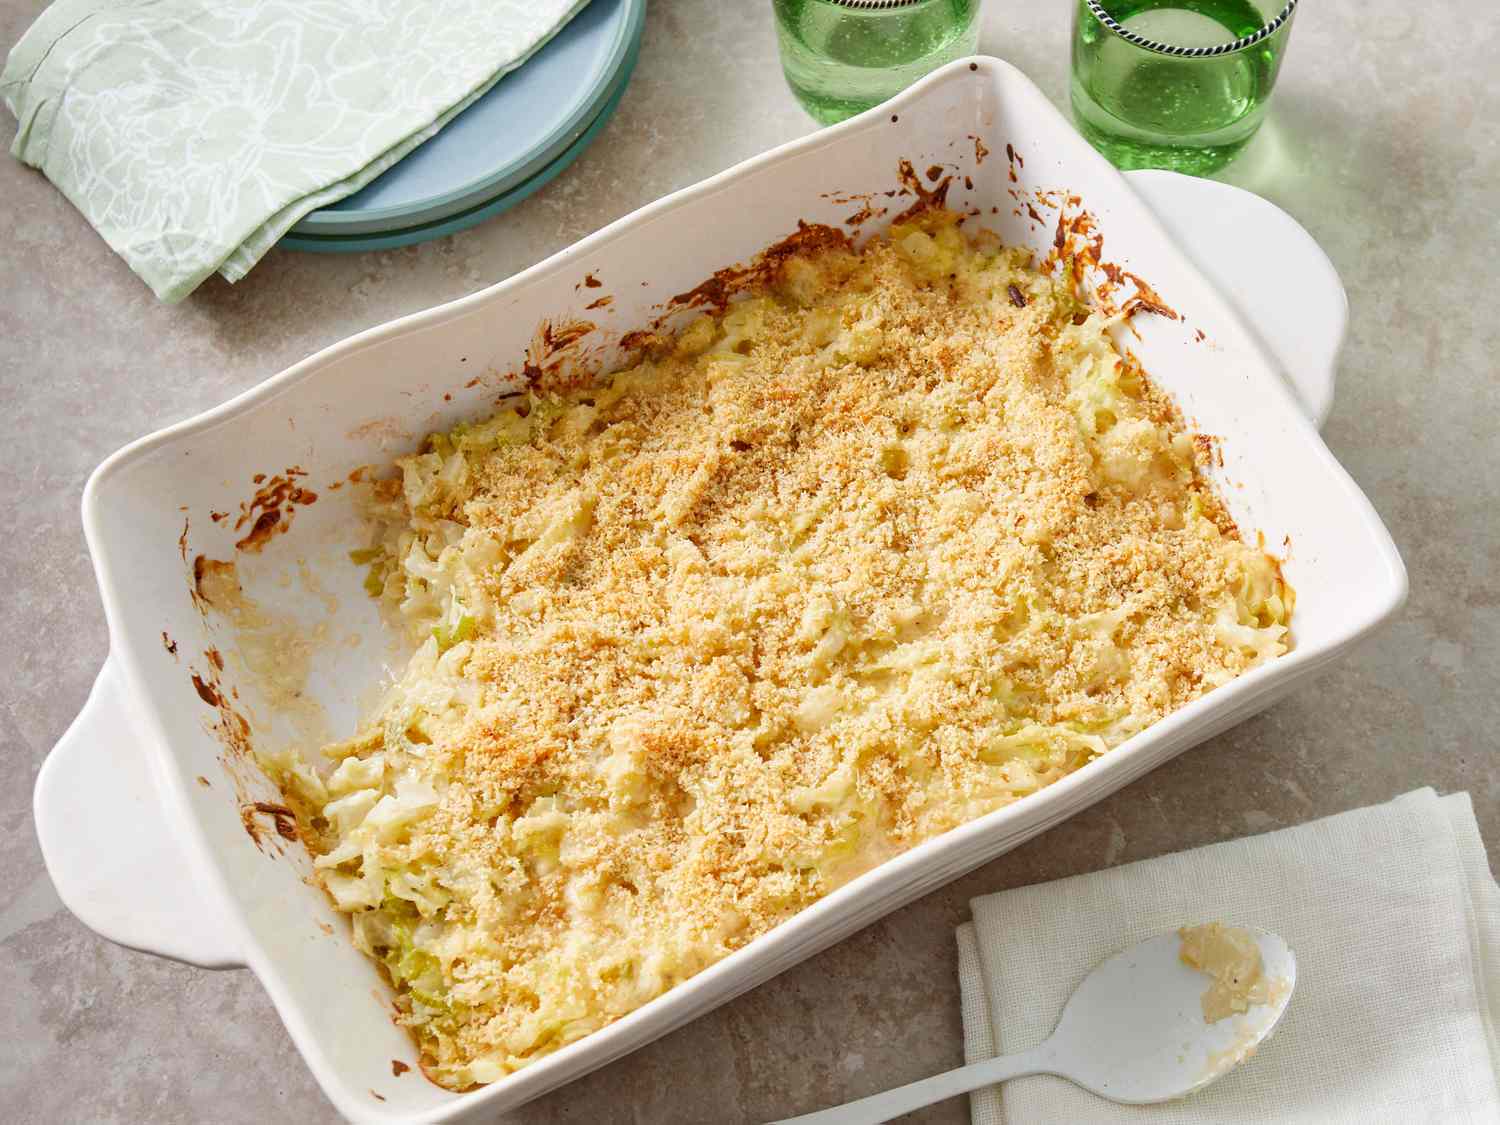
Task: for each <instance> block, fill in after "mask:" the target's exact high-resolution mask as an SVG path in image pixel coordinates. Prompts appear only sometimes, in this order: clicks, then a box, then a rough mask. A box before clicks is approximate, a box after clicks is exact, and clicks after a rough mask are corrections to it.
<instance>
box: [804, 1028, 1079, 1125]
mask: <svg viewBox="0 0 1500 1125" xmlns="http://www.w3.org/2000/svg"><path fill="white" fill-rule="evenodd" d="M1056 1061H1057V1060H1056V1056H1055V1053H1054V1052H1053V1051H1052V1050H1051V1048H1050V1044H1048V1043H1042V1044H1041V1045H1039V1046H1036V1047H1033V1048H1032V1049H1031V1050H1029V1051H1022V1052H1021V1053H1020V1054H1018V1055H998V1056H996V1057H995V1058H993V1059H984V1060H982V1061H980V1062H976V1063H970V1064H969V1065H968V1066H961V1067H959V1068H958V1069H956V1070H949V1071H945V1072H944V1073H942V1074H935V1075H933V1076H932V1077H931V1078H923V1079H921V1080H920V1081H917V1082H912V1083H909V1084H908V1085H905V1086H897V1087H896V1088H895V1089H894V1090H887V1091H885V1092H884V1093H883V1094H871V1095H870V1096H869V1097H868V1098H860V1099H859V1100H858V1101H856V1102H845V1103H844V1104H843V1105H838V1106H834V1107H833V1108H832V1109H824V1110H819V1111H818V1112H817V1113H807V1114H803V1115H802V1116H801V1117H789V1118H787V1119H786V1120H785V1121H781V1122H777V1123H776V1125H874V1123H875V1122H880V1121H889V1120H890V1119H891V1118H893V1117H899V1116H900V1115H901V1114H903V1113H910V1112H911V1111H912V1110H914V1109H921V1108H922V1107H923V1106H926V1105H931V1104H932V1103H933V1102H940V1101H942V1100H943V1099H945V1098H953V1097H957V1096H958V1095H959V1094H967V1093H968V1092H969V1091H970V1090H978V1089H979V1088H980V1087H982V1086H993V1085H994V1084H995V1083H996V1082H1004V1081H1005V1080H1006V1079H1008V1078H1024V1077H1025V1076H1026V1075H1028V1074H1051V1073H1055V1071H1054V1070H1053V1067H1054V1066H1055V1064H1056Z"/></svg>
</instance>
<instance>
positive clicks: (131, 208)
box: [0, 0, 588, 301]
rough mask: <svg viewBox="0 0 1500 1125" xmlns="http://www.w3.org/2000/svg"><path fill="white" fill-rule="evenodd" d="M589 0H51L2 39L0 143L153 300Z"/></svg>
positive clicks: (229, 274) (369, 163)
mask: <svg viewBox="0 0 1500 1125" xmlns="http://www.w3.org/2000/svg"><path fill="white" fill-rule="evenodd" d="M587 2H588V0H426V2H420V0H56V3H54V4H53V5H52V6H51V7H50V8H48V9H47V10H46V11H45V12H43V13H42V15H41V17H40V18H39V19H38V20H37V21H36V23H35V24H33V25H32V27H31V30H30V31H28V32H27V33H26V35H25V36H24V37H22V39H21V41H20V42H19V43H17V44H16V46H15V48H14V49H13V50H12V51H11V53H10V58H9V59H8V60H7V62H6V65H5V70H4V73H3V74H0V94H3V96H4V98H5V104H6V105H8V106H9V107H10V109H11V112H12V113H14V114H15V115H16V119H17V121H19V122H20V128H19V130H18V132H17V133H16V140H15V144H14V145H13V146H12V148H11V151H12V152H13V153H14V154H15V155H16V156H17V157H18V158H19V159H21V160H23V161H25V162H26V163H27V164H30V165H32V166H33V167H36V168H40V169H41V170H42V171H43V172H44V173H45V174H46V175H47V178H48V179H50V180H51V181H52V182H53V183H54V184H56V185H57V186H58V188H60V189H61V190H62V192H63V194H64V195H66V196H67V197H68V199H69V200H71V201H72V203H73V205H74V206H75V207H77V208H78V209H79V210H80V211H82V212H83V214H84V215H85V216H86V217H87V218H88V220H89V222H90V223H92V224H93V225H94V228H95V229H96V230H97V231H98V232H99V233H100V234H101V235H103V237H104V240H105V241H106V242H108V243H109V245H110V246H111V247H112V248H113V249H114V250H115V252H116V253H118V254H119V255H120V256H121V257H123V258H124V259H125V260H126V261H127V262H128V263H129V264H130V268H131V269H133V270H135V272H136V273H137V274H139V275H140V276H141V278H142V279H143V280H144V281H145V282H146V284H147V285H149V286H151V289H152V290H153V291H154V292H155V293H156V295H157V296H158V297H160V298H161V299H162V300H164V301H179V300H181V299H182V298H183V297H185V296H187V294H189V293H191V292H192V291H193V290H194V289H195V288H197V287H198V285H199V284H200V283H201V282H202V281H203V280H204V278H206V277H208V275H209V274H211V273H213V272H214V271H215V270H217V271H218V272H219V273H221V274H223V275H224V277H225V278H227V279H228V280H230V281H237V280H239V279H240V278H241V277H244V276H245V274H246V273H247V272H249V270H250V267H251V266H253V265H255V263H256V262H257V261H259V260H260V257H261V255H263V254H264V253H265V252H266V251H267V250H269V249H270V248H271V246H272V245H273V244H274V243H275V242H276V240H277V239H278V238H280V237H281V236H282V235H283V234H285V233H286V231H287V230H288V229H289V228H290V227H291V226H292V225H293V224H294V223H296V222H297V220H298V219H300V218H302V216H303V215H305V214H307V213H308V212H309V211H313V210H316V209H317V208H319V207H323V206H326V205H327V204H329V203H332V202H333V201H334V200H337V199H342V198H343V197H344V196H346V195H350V194H352V193H353V192H355V191H358V190H359V189H360V188H361V187H363V186H364V185H365V184H367V183H369V182H370V181H371V180H373V179H374V178H375V177H376V176H378V175H379V174H380V173H381V172H383V171H385V169H387V168H389V167H390V166H391V165H392V164H394V163H395V162H396V161H398V160H400V159H401V158H402V157H403V156H405V155H406V154H407V153H408V152H410V151H411V150H412V149H413V148H415V147H416V146H417V145H419V144H421V143H422V142H423V141H425V140H426V139H427V138H428V137H430V136H432V135H433V134H434V133H436V132H437V131H438V130H439V129H441V128H442V127H443V126H444V125H446V124H447V123H448V122H449V120H451V119H452V118H453V117H454V116H456V115H457V114H458V113H459V112H461V111H462V110H463V109H464V107H465V106H467V105H468V104H469V103H470V102H472V101H473V100H474V99H475V98H477V97H479V96H480V95H481V94H483V93H484V92H485V91H486V90H488V89H489V88H490V86H492V85H493V84H494V83H495V81H496V80H497V79H498V78H499V77H500V76H501V75H503V74H505V73H506V72H507V71H510V70H513V69H515V68H516V67H517V66H520V65H521V63H523V62H525V60H526V59H527V58H528V57H529V56H530V55H531V53H532V52H533V51H535V50H536V49H537V48H538V47H540V46H541V45H542V44H543V43H545V42H546V41H547V40H548V39H550V38H551V37H552V36H553V35H554V34H555V33H556V32H557V31H558V29H559V28H561V27H562V26H563V25H564V24H566V23H567V22H568V20H570V19H571V18H572V17H573V15H574V14H575V13H576V12H578V11H579V10H580V9H581V8H582V7H583V5H584V4H586V3H587Z"/></svg>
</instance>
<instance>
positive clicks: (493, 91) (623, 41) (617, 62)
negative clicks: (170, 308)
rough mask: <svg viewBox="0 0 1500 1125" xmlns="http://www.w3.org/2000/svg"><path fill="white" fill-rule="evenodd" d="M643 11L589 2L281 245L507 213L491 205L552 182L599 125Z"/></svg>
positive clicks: (627, 2) (614, 2)
mask: <svg viewBox="0 0 1500 1125" xmlns="http://www.w3.org/2000/svg"><path fill="white" fill-rule="evenodd" d="M645 14H646V0H591V2H590V3H589V4H588V5H587V6H586V7H585V8H584V9H583V11H581V12H579V13H578V14H577V15H576V16H574V17H573V19H572V20H571V21H569V22H568V24H567V25H566V26H565V27H563V29H562V30H561V31H559V32H558V33H557V34H556V35H555V36H554V37H553V38H552V39H551V40H549V41H548V42H547V43H546V44H545V45H543V46H542V47H541V49H540V50H538V51H537V52H536V54H534V55H533V56H532V57H531V58H530V59H528V60H527V61H526V62H525V63H524V64H522V65H521V66H520V67H519V68H517V69H516V70H515V71H513V72H512V73H510V74H507V75H504V76H503V77H502V78H501V79H500V80H499V81H498V82H496V83H495V85H494V86H493V87H491V88H490V89H489V90H488V91H487V92H486V93H485V94H484V96H483V97H481V98H479V100H477V101H476V102H474V104H473V105H471V106H469V108H468V109H466V110H464V112H463V113H461V114H459V115H458V116H457V117H455V118H454V119H453V120H452V121H450V122H449V123H448V125H447V127H446V128H444V129H443V130H442V131H441V132H440V133H438V134H437V135H436V136H434V137H433V138H431V139H430V140H428V141H426V142H425V143H424V144H422V145H421V146H419V147H418V148H417V149H415V150H414V151H413V152H412V153H410V154H409V155H408V156H407V157H406V158H405V159H403V160H402V161H401V162H400V163H398V164H396V165H394V166H393V167H391V168H390V169H389V170H387V171H386V172H385V173H384V174H383V175H381V176H380V177H379V178H377V179H375V180H373V181H371V182H370V183H369V184H367V185H366V186H365V187H364V188H362V189H361V190H359V191H357V192H355V193H354V194H353V195H350V196H347V197H346V198H344V199H341V200H339V201H338V202H337V203H334V204H332V205H330V206H328V207H325V208H323V209H322V210H319V211H313V212H311V213H310V214H308V215H305V216H303V218H302V220H301V221H300V222H298V223H297V224H296V225H295V226H294V227H292V229H291V231H290V232H289V233H288V235H287V236H286V237H285V238H283V239H282V242H281V244H282V245H284V246H291V245H294V244H299V243H302V242H304V241H306V240H307V239H309V238H316V239H318V240H320V241H321V240H322V239H324V238H328V237H337V238H340V239H344V238H349V237H350V236H355V235H389V234H394V233H396V232H403V233H405V232H411V231H414V230H416V229H417V228H428V227H434V226H436V225H438V224H441V223H442V222H443V221H444V220H447V219H452V218H458V217H468V216H469V215H470V213H471V212H473V211H475V210H476V209H478V208H485V207H491V208H492V209H491V210H489V211H488V212H487V213H486V214H487V215H488V214H494V213H495V212H496V211H497V210H503V207H500V208H495V207H493V205H494V204H495V203H496V202H497V201H499V200H500V199H501V198H502V197H504V196H505V195H506V194H507V193H509V192H511V191H512V190H513V189H516V188H518V187H522V186H527V185H529V184H530V182H531V181H532V180H533V179H535V178H536V177H537V176H538V175H539V174H540V173H543V172H544V171H545V172H550V175H548V176H547V179H551V177H552V176H555V175H556V174H557V172H558V171H561V168H562V167H563V166H565V165H566V163H567V161H566V160H564V161H562V163H561V164H559V160H560V158H561V157H562V156H563V155H564V154H565V153H569V152H571V153H572V154H573V155H574V156H576V155H577V153H578V151H581V148H580V146H579V141H580V140H583V138H584V137H585V136H588V135H592V133H594V132H596V131H597V129H596V126H597V125H599V124H602V118H603V117H605V116H607V110H606V106H607V105H608V106H609V107H610V108H612V103H613V102H617V101H618V100H619V94H620V92H621V91H622V90H623V88H624V79H625V78H627V77H628V76H629V73H630V70H631V68H632V67H633V66H634V63H635V56H636V53H637V50H638V48H639V45H640V38H641V27H642V25H643V24H644V22H645ZM569 159H571V157H569ZM542 182H543V183H545V182H546V181H545V180H543V181H542ZM540 186H541V184H540V183H538V184H536V185H535V186H532V187H530V191H535V190H536V188H537V187H540ZM530 191H528V192H526V194H530ZM520 198H524V196H521V197H520ZM513 202H519V199H517V200H514V201H513ZM481 217H486V216H481ZM477 221H479V220H478V219H472V221H471V222H470V223H465V224H463V225H465V226H467V225H472V222H477ZM453 229H459V228H453ZM442 233H449V231H448V230H444V231H443V232H442ZM428 237H437V235H436V234H432V235H428ZM407 241H417V239H407ZM299 248H302V249H312V247H311V246H300V247H299Z"/></svg>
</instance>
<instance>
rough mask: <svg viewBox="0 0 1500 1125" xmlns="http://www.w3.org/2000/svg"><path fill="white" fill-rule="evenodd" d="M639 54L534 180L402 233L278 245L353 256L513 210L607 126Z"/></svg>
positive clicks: (307, 238)
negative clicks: (585, 123)
mask: <svg viewBox="0 0 1500 1125" xmlns="http://www.w3.org/2000/svg"><path fill="white" fill-rule="evenodd" d="M635 57H636V53H635V52H634V51H632V52H631V53H630V55H629V56H628V65H627V66H626V68H625V69H624V70H623V71H621V75H620V81H619V84H618V86H617V87H616V89H615V91H614V93H613V94H611V95H610V97H609V100H608V101H607V102H605V103H604V108H603V109H602V110H600V112H599V116H598V117H596V118H595V119H594V120H593V122H591V123H590V124H589V126H588V128H587V129H585V130H584V131H583V133H582V134H580V135H579V137H578V139H577V140H575V141H574V142H573V143H572V144H571V145H569V146H568V147H567V148H566V149H564V150H563V151H562V153H561V154H559V155H558V157H557V158H556V159H555V160H553V161H552V163H550V164H548V165H547V166H546V167H545V168H543V169H542V170H541V171H540V172H538V173H537V174H536V175H534V176H532V177H531V179H529V180H527V181H525V182H524V183H520V184H517V185H516V186H515V187H513V188H511V189H510V190H508V191H504V192H502V193H501V194H500V195H498V196H496V197H495V198H494V199H491V200H488V201H486V202H484V203H481V204H480V205H479V206H477V207H473V208H471V209H469V210H468V211H461V212H459V213H458V214H457V215H450V216H448V217H446V218H442V219H438V220H435V221H434V222H431V223H424V224H421V225H419V226H414V227H407V228H404V229H402V230H393V231H385V232H383V233H369V234H351V235H345V236H343V237H340V236H337V235H331V236H330V235H302V234H298V233H297V229H296V228H295V227H293V228H292V230H291V231H289V232H288V233H287V234H285V235H283V236H282V238H281V241H280V242H278V243H277V244H276V245H277V246H280V247H283V248H284V249H287V250H305V251H308V252H310V253H314V254H354V253H358V252H360V251H364V250H393V249H395V248H396V247H397V246H410V245H412V244H414V243H417V242H426V241H428V240H429V239H433V238H441V237H443V235H445V234H453V233H454V232H456V231H461V230H466V229H468V228H469V227H472V226H475V225H476V224H478V223H482V222H484V220H485V219H488V218H490V217H492V216H494V215H498V214H499V213H500V212H501V211H505V210H508V209H509V208H511V207H514V206H515V205H516V204H517V203H520V202H521V200H523V199H525V198H526V197H527V196H529V195H531V194H532V193H533V192H535V191H536V190H537V189H539V188H541V187H544V186H546V185H547V184H549V183H551V182H552V180H554V179H555V178H556V177H557V174H558V173H559V172H561V171H562V170H563V169H564V168H566V167H567V166H568V165H569V164H571V163H573V161H574V160H575V159H576V158H577V157H578V154H579V153H581V152H582V151H583V150H584V149H586V148H587V147H588V146H589V142H590V141H592V140H593V139H594V137H595V135H596V134H597V133H598V132H599V130H600V129H602V128H604V123H605V122H606V121H608V120H609V117H610V114H612V113H613V112H614V109H615V106H617V105H619V104H620V95H622V94H623V93H624V92H625V82H626V79H628V78H629V76H630V71H631V69H633V68H634V66H635Z"/></svg>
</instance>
